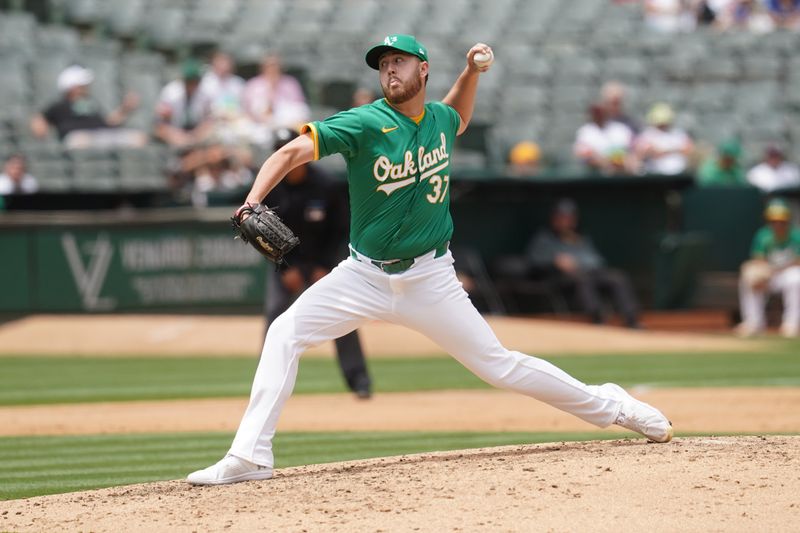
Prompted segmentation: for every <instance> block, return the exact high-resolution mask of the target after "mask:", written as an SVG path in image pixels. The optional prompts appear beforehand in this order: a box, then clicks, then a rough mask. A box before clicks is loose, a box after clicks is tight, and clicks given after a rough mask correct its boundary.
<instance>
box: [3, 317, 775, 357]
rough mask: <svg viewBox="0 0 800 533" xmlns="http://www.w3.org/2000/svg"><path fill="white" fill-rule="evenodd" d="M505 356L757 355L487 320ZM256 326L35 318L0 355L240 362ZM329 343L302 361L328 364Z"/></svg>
mask: <svg viewBox="0 0 800 533" xmlns="http://www.w3.org/2000/svg"><path fill="white" fill-rule="evenodd" d="M488 321H489V324H490V325H491V326H492V329H493V330H494V331H495V333H496V334H497V336H498V338H499V339H500V340H501V341H502V342H503V343H504V344H505V345H506V346H508V347H509V348H513V349H516V350H521V351H525V352H527V353H530V354H542V355H557V354H563V353H570V354H573V353H576V354H577V353H584V354H592V353H597V352H598V351H602V352H604V353H634V352H639V353H641V352H659V351H660V352H676V351H687V352H704V351H721V350H726V351H739V350H754V349H757V347H758V343H759V342H760V341H758V340H748V341H743V340H740V339H736V338H734V337H732V336H731V335H730V334H727V335H724V334H707V333H685V332H675V331H634V330H628V329H623V328H618V327H609V326H591V325H587V324H583V323H574V322H563V321H556V320H542V319H523V318H507V317H489V318H488ZM359 331H360V333H361V339H362V343H363V345H364V349H365V352H366V353H367V355H368V356H369V357H384V356H390V357H397V356H404V355H408V356H430V355H440V356H444V355H445V354H443V353H442V350H441V349H440V348H439V347H438V346H437V345H436V344H434V343H433V342H431V341H430V340H428V339H427V338H426V337H424V336H422V335H420V334H419V333H416V332H414V331H411V330H409V329H406V328H403V327H401V326H395V325H392V324H386V323H383V322H373V323H370V324H367V325H366V326H365V327H363V328H361V329H360V330H359ZM263 334H264V323H263V321H262V320H261V318H259V317H257V316H184V315H157V316H144V315H36V316H30V317H26V318H23V319H20V320H15V321H12V322H8V323H5V324H2V325H0V355H4V354H5V355H20V354H46V355H102V356H137V357H141V356H147V355H170V356H182V355H183V356H194V357H196V356H201V355H202V356H230V355H235V356H241V355H251V354H254V353H258V351H260V348H261V343H262V342H263ZM332 348H333V345H332V343H326V344H324V345H322V346H319V347H317V348H313V349H311V350H309V351H308V352H306V357H309V356H310V357H315V356H322V357H332V356H333V350H332Z"/></svg>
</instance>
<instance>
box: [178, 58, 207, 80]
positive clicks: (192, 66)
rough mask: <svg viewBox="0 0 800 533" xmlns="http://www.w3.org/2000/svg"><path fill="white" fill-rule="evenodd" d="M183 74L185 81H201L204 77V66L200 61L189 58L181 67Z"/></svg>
mask: <svg viewBox="0 0 800 533" xmlns="http://www.w3.org/2000/svg"><path fill="white" fill-rule="evenodd" d="M181 74H182V75H183V79H185V80H199V79H200V78H201V77H203V65H201V64H200V62H199V61H198V60H196V59H193V58H189V59H187V60H185V61H184V62H183V64H182V65H181Z"/></svg>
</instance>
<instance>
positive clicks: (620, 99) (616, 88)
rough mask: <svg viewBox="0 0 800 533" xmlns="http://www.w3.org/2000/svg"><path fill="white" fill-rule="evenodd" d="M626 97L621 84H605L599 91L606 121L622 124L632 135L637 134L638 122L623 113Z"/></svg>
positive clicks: (614, 82)
mask: <svg viewBox="0 0 800 533" xmlns="http://www.w3.org/2000/svg"><path fill="white" fill-rule="evenodd" d="M626 95H627V89H626V88H625V85H623V84H622V83H621V82H619V81H613V80H612V81H609V82H606V83H605V84H604V85H603V88H602V89H601V91H600V104H601V105H602V106H603V107H604V108H605V110H606V118H607V119H608V120H612V121H615V122H622V123H623V124H625V125H626V126H628V127H629V128H630V129H631V131H632V132H633V133H638V132H639V130H640V129H641V127H640V124H639V121H638V120H636V119H635V118H633V117H631V116H630V115H628V114H627V113H626V112H625V97H626Z"/></svg>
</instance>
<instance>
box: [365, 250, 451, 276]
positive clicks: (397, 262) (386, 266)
mask: <svg viewBox="0 0 800 533" xmlns="http://www.w3.org/2000/svg"><path fill="white" fill-rule="evenodd" d="M449 245H450V243H449V242H446V243H444V244H443V245H441V246H439V247H438V248H435V251H436V253H435V254H434V255H433V257H434V259H435V258H438V257H442V256H443V255H444V254H446V253H447V248H448V246H449ZM423 255H425V254H423ZM350 257H352V258H353V259H355V260H356V261H360V259H359V258H358V254H356V252H355V250H353V249H352V248H351V249H350ZM416 260H417V259H416V258H415V257H414V258H411V259H392V260H390V261H376V260H374V259H371V260H370V263H372V264H373V265H374V266H376V267H378V268H380V269H381V270H382V271H384V272H386V273H387V274H400V273H401V272H405V271H406V270H408V269H409V268H411V266H412V265H413V264H414V261H416Z"/></svg>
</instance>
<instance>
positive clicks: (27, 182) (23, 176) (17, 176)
mask: <svg viewBox="0 0 800 533" xmlns="http://www.w3.org/2000/svg"><path fill="white" fill-rule="evenodd" d="M38 190H39V183H38V182H37V181H36V178H34V177H33V176H31V175H30V174H28V164H27V161H26V160H25V156H24V155H22V154H12V155H10V156H9V157H8V159H6V161H5V163H3V172H2V174H0V196H5V195H9V194H33V193H35V192H36V191H38Z"/></svg>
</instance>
